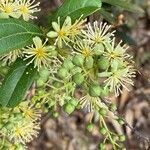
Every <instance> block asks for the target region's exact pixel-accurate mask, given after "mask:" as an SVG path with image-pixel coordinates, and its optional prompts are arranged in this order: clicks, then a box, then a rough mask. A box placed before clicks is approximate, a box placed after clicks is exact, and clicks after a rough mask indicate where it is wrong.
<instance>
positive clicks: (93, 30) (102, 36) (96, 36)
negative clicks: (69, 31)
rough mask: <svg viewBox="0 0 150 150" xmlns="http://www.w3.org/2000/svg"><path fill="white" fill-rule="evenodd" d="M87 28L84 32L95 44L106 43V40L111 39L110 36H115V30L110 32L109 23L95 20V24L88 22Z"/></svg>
mask: <svg viewBox="0 0 150 150" xmlns="http://www.w3.org/2000/svg"><path fill="white" fill-rule="evenodd" d="M86 27H87V30H85V31H84V30H83V31H82V33H83V34H84V36H85V37H86V38H88V39H90V40H91V41H92V42H93V43H94V44H104V43H105V42H106V41H109V40H110V37H112V36H114V32H115V31H113V32H108V31H109V30H110V28H111V25H107V23H104V24H103V23H102V22H101V23H100V24H99V23H98V22H97V21H95V22H94V23H93V25H92V24H91V23H88V25H87V26H86Z"/></svg>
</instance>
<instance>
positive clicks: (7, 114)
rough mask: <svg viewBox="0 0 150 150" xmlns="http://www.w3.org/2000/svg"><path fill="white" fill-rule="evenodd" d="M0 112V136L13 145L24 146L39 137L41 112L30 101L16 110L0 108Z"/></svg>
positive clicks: (23, 103)
mask: <svg viewBox="0 0 150 150" xmlns="http://www.w3.org/2000/svg"><path fill="white" fill-rule="evenodd" d="M0 112H1V116H0V120H1V122H0V129H1V130H0V134H1V135H2V136H3V137H4V138H6V139H9V141H11V143H14V144H15V143H18V145H19V144H22V145H24V144H25V143H27V142H30V141H31V140H32V139H33V137H36V136H37V135H38V130H39V129H40V124H39V121H40V117H41V115H40V113H41V112H40V111H39V110H37V109H35V108H34V107H33V106H32V105H31V104H30V103H29V102H28V101H25V102H22V103H20V104H19V105H18V106H17V107H15V108H14V109H10V108H0ZM4 146H5V145H4Z"/></svg>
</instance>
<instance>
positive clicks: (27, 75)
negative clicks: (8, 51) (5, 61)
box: [0, 60, 37, 107]
mask: <svg viewBox="0 0 150 150" xmlns="http://www.w3.org/2000/svg"><path fill="white" fill-rule="evenodd" d="M36 73H37V72H36V69H34V68H33V65H29V66H27V65H26V62H25V61H23V60H17V61H16V62H15V63H14V64H13V66H12V68H11V70H10V71H9V73H8V75H7V76H6V78H5V80H4V82H3V84H2V86H1V88H0V104H1V105H2V106H7V107H15V106H16V105H17V104H18V103H19V102H20V101H22V100H23V98H24V96H25V94H26V91H27V90H28V89H29V87H30V86H31V84H32V82H33V80H34V77H35V75H36Z"/></svg>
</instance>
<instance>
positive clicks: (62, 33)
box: [47, 17, 71, 48]
mask: <svg viewBox="0 0 150 150" xmlns="http://www.w3.org/2000/svg"><path fill="white" fill-rule="evenodd" d="M52 27H53V29H54V30H55V31H50V32H48V33H47V36H48V37H50V38H56V41H55V45H58V47H59V48H62V46H63V43H65V44H66V45H68V42H70V39H69V37H68V36H69V33H70V27H71V18H70V17H66V19H65V21H64V23H63V25H62V27H61V24H60V17H59V18H58V23H57V22H52Z"/></svg>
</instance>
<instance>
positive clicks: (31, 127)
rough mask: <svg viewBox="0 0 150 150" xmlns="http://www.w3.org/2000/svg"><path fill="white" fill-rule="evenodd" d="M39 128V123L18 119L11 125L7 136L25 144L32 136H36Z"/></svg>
mask: <svg viewBox="0 0 150 150" xmlns="http://www.w3.org/2000/svg"><path fill="white" fill-rule="evenodd" d="M39 129H40V124H39V123H36V122H31V121H28V120H20V121H18V122H17V123H15V124H14V126H12V128H11V130H10V131H9V135H8V138H9V139H10V140H11V141H14V142H16V143H22V144H25V143H27V142H30V141H32V140H33V138H34V137H37V135H38V133H39V132H38V130H39ZM7 133H8V132H7Z"/></svg>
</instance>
